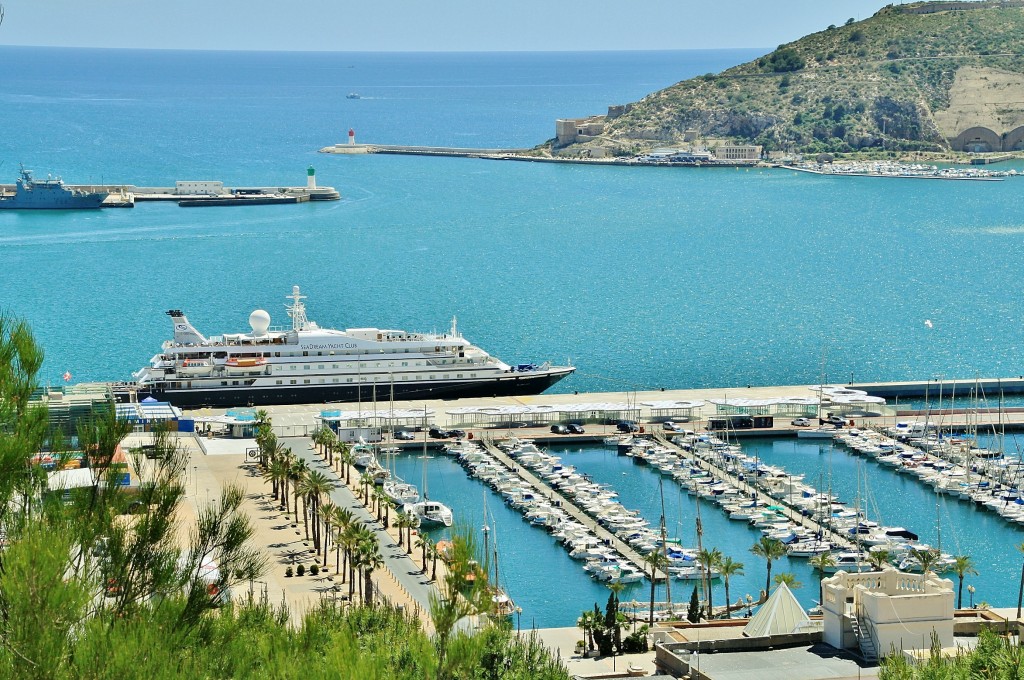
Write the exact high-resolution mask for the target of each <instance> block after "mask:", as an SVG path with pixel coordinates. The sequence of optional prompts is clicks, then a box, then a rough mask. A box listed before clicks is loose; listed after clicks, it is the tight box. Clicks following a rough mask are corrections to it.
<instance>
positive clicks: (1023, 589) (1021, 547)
mask: <svg viewBox="0 0 1024 680" xmlns="http://www.w3.org/2000/svg"><path fill="white" fill-rule="evenodd" d="M1017 551H1018V552H1022V553H1024V543H1018V544H1017ZM1022 599H1024V564H1021V565H1020V590H1019V591H1018V593H1017V618H1018V619H1019V618H1020V602H1021V600H1022Z"/></svg>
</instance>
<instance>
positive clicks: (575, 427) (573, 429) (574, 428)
mask: <svg viewBox="0 0 1024 680" xmlns="http://www.w3.org/2000/svg"><path fill="white" fill-rule="evenodd" d="M565 428H566V429H567V430H569V434H585V433H586V431H585V430H584V429H583V426H582V425H580V424H579V423H569V424H568V425H566V426H565Z"/></svg>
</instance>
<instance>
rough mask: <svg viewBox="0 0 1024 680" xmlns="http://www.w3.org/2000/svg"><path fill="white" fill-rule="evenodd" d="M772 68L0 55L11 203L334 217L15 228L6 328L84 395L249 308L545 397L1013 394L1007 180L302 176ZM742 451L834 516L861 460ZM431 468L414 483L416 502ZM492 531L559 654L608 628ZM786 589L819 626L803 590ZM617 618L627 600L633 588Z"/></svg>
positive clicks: (604, 476) (615, 479)
mask: <svg viewBox="0 0 1024 680" xmlns="http://www.w3.org/2000/svg"><path fill="white" fill-rule="evenodd" d="M761 52H763V50H725V51H710V52H685V51H681V52H642V53H587V54H574V53H544V54H320V53H317V54H313V53H310V54H304V53H284V54H278V53H232V52H159V51H132V50H68V49H63V50H62V49H42V48H39V49H36V48H11V47H0V63H3V65H4V78H3V79H0V126H2V129H3V130H4V134H3V135H2V136H0V181H3V182H13V180H14V178H15V176H16V173H17V168H18V164H19V163H24V164H25V166H26V167H29V168H32V169H34V170H36V171H37V172H38V173H41V174H44V175H45V174H46V173H53V174H60V175H63V176H64V178H65V179H66V180H67V181H69V182H71V183H89V182H123V183H132V184H139V185H146V184H150V185H170V184H172V183H173V182H174V181H175V180H183V179H189V180H223V181H224V182H225V183H227V184H229V185H231V184H235V185H260V184H274V185H277V184H303V183H304V181H305V169H306V167H307V166H308V165H314V166H315V167H316V170H317V177H318V180H319V182H320V183H321V184H325V185H331V186H334V187H336V188H337V189H339V190H340V191H341V193H342V194H343V196H344V199H343V200H342V201H340V202H334V203H322V204H305V205H298V206H267V207H252V208H232V209H227V208H225V209H207V210H202V209H195V210H183V209H181V208H178V207H177V206H174V205H158V204H149V205H147V204H142V205H140V206H139V207H137V208H135V209H134V210H108V211H102V212H97V213H46V214H19V213H13V212H0V309H3V310H4V311H6V312H8V313H12V314H16V315H18V316H20V317H23V318H26V319H28V320H29V321H30V322H31V324H32V326H33V328H34V330H35V332H36V334H37V336H38V338H39V339H40V340H41V341H42V343H43V344H44V346H45V348H46V362H45V365H44V376H43V377H44V379H45V380H48V381H52V382H60V376H61V374H63V373H64V371H70V372H71V373H72V374H73V376H74V380H75V381H76V382H77V381H82V380H113V379H124V378H127V377H128V376H129V375H130V373H131V372H132V371H134V370H135V369H137V368H138V367H140V366H141V365H143V364H144V363H145V362H147V361H148V359H149V358H150V357H151V356H152V355H153V354H154V353H155V352H156V351H157V349H158V348H159V345H160V343H161V342H162V341H163V340H164V339H166V338H167V337H168V334H169V331H170V326H169V323H168V321H167V320H166V318H165V317H164V315H163V312H164V311H165V310H167V309H171V308H181V309H183V310H185V312H186V313H187V314H188V315H189V317H190V319H191V320H192V321H193V322H194V323H195V324H196V326H197V327H198V328H199V329H200V330H203V331H206V332H209V333H214V334H216V333H220V332H224V331H237V330H244V329H246V328H247V326H246V320H247V317H248V314H249V312H250V311H251V310H252V309H254V308H257V307H262V308H265V309H267V310H268V311H270V313H271V315H272V316H273V317H274V319H275V321H276V322H283V321H284V319H285V316H284V308H283V303H284V301H285V300H284V297H283V296H284V295H285V294H286V293H287V292H289V291H290V289H291V286H292V285H294V284H298V285H300V286H302V288H303V291H304V292H305V293H307V294H308V295H309V296H310V298H309V300H308V301H307V302H308V308H309V312H310V317H311V318H312V319H314V320H316V321H317V322H319V323H320V324H321V325H325V326H338V327H345V326H348V327H361V326H382V327H390V328H406V329H409V330H430V329H434V328H438V329H439V328H445V327H447V326H448V323H449V320H450V318H451V317H452V316H453V315H457V316H458V318H459V324H460V328H461V329H462V330H463V331H464V332H465V334H466V336H467V337H468V338H469V339H471V340H472V341H474V342H475V343H477V344H479V345H481V346H482V347H484V348H485V349H487V350H488V351H490V352H492V353H494V354H496V355H497V356H499V357H501V358H503V359H505V360H506V361H510V362H520V361H535V360H545V359H550V360H553V361H564V360H565V359H566V358H570V359H571V360H572V362H573V363H574V364H576V365H577V366H578V368H579V370H578V372H577V373H576V374H575V375H574V376H573V377H571V378H570V379H567V380H565V381H563V382H562V383H560V384H559V385H558V386H557V387H556V389H558V390H560V391H573V390H579V391H597V390H623V389H643V388H654V387H659V386H665V387H677V388H685V387H698V386H701V387H706V386H721V387H730V386H738V385H746V384H801V383H815V382H817V381H819V380H820V379H821V377H822V371H823V366H824V371H825V373H826V376H825V377H826V379H827V380H831V381H847V380H850V379H855V380H861V379H863V380H897V379H920V378H926V377H936V376H943V377H946V378H954V377H957V378H971V377H974V376H976V375H982V376H989V375H992V376H995V375H1019V374H1021V373H1024V362H1022V360H1021V348H1022V344H1024V338H1022V330H1021V323H1020V319H1021V316H1022V314H1021V312H1022V306H1024V302H1022V296H1021V295H1020V291H1019V285H1018V281H1019V277H1020V271H1021V267H1022V264H1024V256H1022V255H1021V253H1022V252H1024V247H1022V246H1024V217H1022V214H1024V213H1022V210H1021V208H1022V205H1024V198H1022V193H1021V187H1022V186H1024V185H1022V184H1021V182H1024V180H1017V181H1013V180H1010V181H1006V182H998V183H988V182H978V183H974V182H939V181H920V180H879V179H870V178H867V179H856V178H848V179H845V180H844V179H835V178H827V177H815V176H808V175H799V174H796V173H793V172H789V171H783V170H749V171H747V170H733V169H717V170H709V169H700V170H690V169H664V168H632V169H627V168H616V167H586V166H580V165H550V164H531V163H512V162H494V161H485V160H472V159H443V158H441V159H438V158H421V157H402V156H352V157H345V156H327V155H319V154H317V149H319V148H321V147H323V146H326V145H329V144H332V143H335V142H339V141H342V140H343V139H344V137H345V134H346V132H347V130H348V129H349V128H350V127H351V128H354V129H355V130H356V135H357V139H358V140H360V141H368V142H378V143H397V144H428V145H451V146H476V147H483V146H497V147H521V146H531V145H533V144H536V143H539V142H542V141H544V140H546V139H548V138H550V137H552V136H553V134H554V121H555V119H556V118H558V117H567V116H572V117H574V116H584V115H590V114H595V113H602V112H604V111H605V109H606V107H607V106H608V105H609V104H620V103H625V102H629V101H634V100H637V99H639V98H640V97H642V96H644V95H645V94H647V93H649V92H651V91H654V90H657V89H659V88H661V87H664V86H667V85H669V84H671V83H673V82H676V81H678V80H681V79H683V78H686V77H690V76H693V75H697V74H701V73H706V72H709V71H716V70H720V69H722V68H725V67H728V66H730V65H733V64H736V63H739V62H742V61H746V60H748V59H750V58H752V57H754V56H756V55H758V54H759V53H761ZM349 92H358V93H359V94H360V95H361V97H362V98H361V99H358V100H350V99H346V97H345V95H346V94H347V93H349ZM925 320H930V321H931V322H932V327H929V326H927V325H926V324H925V323H924V321H925ZM745 446H757V447H758V448H759V450H760V451H761V453H762V455H763V456H764V457H765V458H766V459H767V460H770V461H771V462H779V463H782V464H785V465H786V466H788V467H790V468H791V469H793V471H794V472H797V471H804V472H807V474H808V478H809V479H810V478H812V477H814V476H817V475H819V474H821V475H825V474H827V472H826V470H827V469H830V470H831V474H832V478H833V479H834V480H835V482H834V485H835V487H836V488H837V489H839V488H840V486H841V485H842V484H846V485H847V486H848V485H849V484H850V483H851V481H850V480H855V479H856V474H855V467H856V464H855V462H854V459H852V458H850V456H848V455H847V454H843V453H833V454H831V455H828V454H823V453H821V452H820V451H819V449H818V447H817V445H813V448H808V447H807V446H805V445H804V444H801V443H800V442H793V441H788V442H768V441H766V442H761V443H752V444H745ZM565 455H566V457H567V458H568V459H569V460H570V461H571V462H572V464H574V465H577V466H578V467H580V468H581V469H583V470H584V471H586V472H588V473H589V474H591V475H593V476H594V477H595V478H597V479H601V480H603V481H609V482H612V483H613V484H614V485H615V487H616V488H617V489H618V490H619V492H620V494H621V495H622V497H623V500H624V501H625V502H626V504H627V506H631V507H636V508H639V509H642V510H643V511H644V512H645V513H646V514H647V515H648V517H649V519H651V520H652V521H657V519H658V515H659V514H660V507H655V506H654V505H653V504H652V503H653V501H652V500H651V499H652V498H655V493H654V492H655V490H656V489H657V484H658V478H657V477H656V476H654V475H653V474H652V473H650V471H648V470H647V469H646V468H634V467H633V466H632V464H631V463H629V461H628V460H627V459H624V458H621V459H620V458H617V457H616V456H615V454H614V453H613V452H610V451H604V450H601V449H582V450H569V451H566V452H565ZM829 461H830V462H829ZM417 463H418V461H415V460H414V459H412V458H410V459H408V462H407V464H408V465H410V466H411V467H410V468H409V469H408V470H403V471H402V473H403V476H406V477H407V478H410V479H412V480H414V481H415V480H418V479H419V472H418V469H419V468H418V467H417ZM445 465H449V466H451V465H452V464H451V463H450V462H449V461H446V460H444V459H441V460H439V461H438V464H437V465H436V466H432V467H431V468H430V474H431V475H432V477H431V484H430V486H431V490H432V495H434V496H436V497H438V498H442V499H443V500H445V501H446V502H449V503H450V504H452V505H453V506H455V508H456V510H457V512H458V513H459V516H460V517H462V518H465V519H466V521H467V522H468V523H470V524H472V525H473V526H476V525H478V524H479V523H480V520H479V519H476V518H478V517H481V518H482V506H483V497H484V493H485V491H486V490H485V487H483V486H481V485H479V484H477V483H476V482H473V481H471V480H468V479H466V478H465V475H464V473H463V472H462V471H461V469H458V468H457V467H455V469H454V470H446V468H445ZM867 467H868V471H867V474H868V475H869V476H870V477H872V479H873V480H874V482H873V486H874V487H875V489H874V494H875V497H876V498H877V499H878V503H879V505H880V506H885V507H888V510H884V509H883V510H881V514H882V515H883V520H885V521H887V522H889V523H900V524H905V525H907V526H908V527H909V528H912V529H913V530H915V531H918V532H919V533H921V534H922V536H923V537H925V538H928V540H932V537H931V536H930V534H929V532H930V531H934V529H935V527H936V518H937V517H938V518H939V519H940V520H941V521H940V522H939V525H940V526H942V527H943V547H944V548H945V549H947V550H948V551H951V552H956V551H958V550H957V549H956V544H955V543H954V541H956V540H960V541H962V542H963V543H962V545H964V548H963V551H965V552H967V551H969V552H970V553H971V554H972V555H974V557H975V559H976V561H977V562H979V563H980V564H984V565H985V566H984V568H983V569H982V576H981V577H977V579H975V584H976V585H977V587H978V599H985V600H988V601H991V602H996V603H999V604H1004V605H1005V604H1011V603H1012V601H1013V599H1014V597H1015V594H1016V591H1015V588H1016V585H1015V580H1014V576H1013V572H1015V570H1016V569H1017V565H1018V564H1019V561H1018V560H1019V556H1018V555H1017V554H1016V551H1015V550H1014V548H1013V545H1014V544H1015V543H1017V542H1020V540H1021V538H1020V533H1019V532H1018V531H1017V530H1016V529H1015V528H1012V527H1010V526H1008V525H1006V524H1005V523H1003V522H1002V521H1001V520H998V519H997V518H995V517H994V516H991V515H988V514H985V513H980V512H976V511H974V510H972V509H971V508H969V507H968V506H966V505H964V504H960V503H958V502H955V501H949V500H944V499H940V503H939V512H938V513H936V507H935V505H936V504H935V499H934V496H932V495H930V494H928V493H927V491H926V490H925V489H924V487H920V486H919V485H917V484H916V482H913V481H911V480H904V479H902V478H897V477H894V476H893V475H891V474H889V475H886V474H883V472H884V471H880V470H877V469H876V468H873V464H868V465H867ZM819 470H821V472H819ZM435 475H436V476H437V479H436V480H435V479H434V476H435ZM671 484H672V483H666V487H665V499H666V516H667V517H668V521H669V522H670V523H672V522H674V523H675V530H677V531H678V533H679V535H680V536H681V537H683V538H686V537H687V536H689V537H691V538H692V527H693V506H692V501H691V500H690V499H689V497H687V496H685V495H682V494H679V493H678V490H677V489H675V488H674V487H671ZM915 489H916V490H915ZM841 492H842V495H843V496H844V499H846V500H849V499H850V495H851V493H852V492H850V491H849V490H848V489H847V490H841ZM486 493H490V492H489V491H486ZM886 504H888V505H887V506H886ZM488 507H489V508H490V509H491V510H492V511H493V512H495V514H496V520H495V521H496V522H497V527H498V529H497V533H498V536H499V541H500V545H501V564H502V570H503V572H504V574H506V575H507V578H508V585H509V588H510V590H511V592H512V594H513V596H514V597H515V598H516V599H517V601H519V602H520V603H521V606H523V608H524V615H523V617H524V618H523V623H524V625H525V624H527V622H528V621H529V622H530V623H534V622H535V623H536V624H537V625H544V626H548V625H571V624H572V622H573V621H575V618H576V616H577V615H578V613H579V611H580V610H581V609H583V608H585V607H587V606H592V605H593V602H594V601H595V600H597V601H600V602H602V603H603V602H604V601H605V599H606V598H607V593H606V592H605V590H606V589H605V588H603V587H602V586H599V585H596V584H594V583H592V582H591V581H590V580H589V579H588V578H586V577H585V576H584V575H583V572H582V570H581V569H580V567H579V565H577V564H575V563H572V562H571V560H569V558H568V557H566V556H565V553H564V552H563V551H562V548H561V547H560V546H558V545H557V544H555V543H554V541H553V540H552V539H550V537H548V536H547V535H546V534H544V533H543V532H541V531H539V530H535V529H532V528H530V527H529V526H527V525H526V524H524V523H523V522H521V521H520V520H519V519H518V517H517V515H515V514H514V513H513V512H512V511H510V510H508V509H507V508H505V506H503V505H502V504H501V503H500V502H499V501H498V499H497V497H493V496H492V498H491V499H490V500H489V502H488ZM476 513H480V514H476ZM886 513H888V516H886ZM704 517H705V520H704V521H705V527H707V532H708V533H707V534H706V536H705V539H706V541H707V542H708V543H711V544H712V545H717V547H720V548H721V549H722V550H723V551H724V552H725V553H726V554H728V555H731V556H733V557H734V559H738V560H740V561H743V562H745V563H746V564H747V569H746V575H745V576H743V577H741V578H739V579H737V580H736V581H734V583H733V586H732V593H733V597H734V598H735V596H736V595H738V594H746V593H748V592H750V593H751V594H754V593H755V592H756V588H757V587H758V584H762V585H763V564H761V563H759V562H758V560H756V558H754V557H753V556H752V555H750V554H749V553H748V552H747V549H748V548H749V546H750V545H751V544H752V543H753V542H754V540H755V538H756V534H754V533H753V532H752V531H750V530H749V529H747V528H746V527H745V526H743V525H739V524H737V523H735V522H729V521H728V520H726V519H725V518H724V516H722V515H721V514H720V513H719V512H718V511H717V510H714V509H710V508H709V509H707V511H706V512H705V513H704ZM716 518H717V519H716ZM688 532H689V533H688ZM968 536H969V537H970V540H971V543H970V544H969V545H968V544H967V543H966V542H965V541H966V539H965V537H968ZM958 537H959V538H958ZM539 564H543V565H544V567H543V568H539V567H538V566H537V565H539ZM789 568H790V567H789V566H780V567H776V571H780V570H785V569H789ZM792 569H793V570H794V571H796V573H797V574H798V577H799V578H800V580H801V581H803V582H804V587H803V588H802V589H800V590H799V592H798V595H799V597H800V598H801V600H802V601H803V602H804V603H805V604H807V605H810V604H811V600H813V599H814V598H815V597H816V590H817V589H816V588H815V587H813V582H812V577H811V575H810V572H809V570H807V568H806V566H805V565H804V564H803V563H800V564H796V565H793V566H792ZM685 590H686V589H685V588H684V587H682V586H677V589H674V591H673V597H674V598H681V597H685V596H688V594H689V593H688V591H686V592H683V591H685ZM630 595H631V597H632V596H635V597H636V598H637V599H640V600H642V599H643V598H644V597H645V595H644V588H643V587H638V588H636V590H635V592H631V593H630ZM716 597H717V598H718V599H719V600H721V597H722V595H721V593H719V594H717V595H716ZM624 599H625V598H624Z"/></svg>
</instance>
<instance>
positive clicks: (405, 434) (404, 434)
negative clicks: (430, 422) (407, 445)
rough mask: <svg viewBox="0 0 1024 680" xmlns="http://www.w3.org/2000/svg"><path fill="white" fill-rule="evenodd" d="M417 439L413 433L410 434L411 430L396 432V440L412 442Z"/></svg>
mask: <svg viewBox="0 0 1024 680" xmlns="http://www.w3.org/2000/svg"><path fill="white" fill-rule="evenodd" d="M415 438H416V435H414V434H413V433H412V432H409V430H397V431H396V432H395V439H401V440H403V441H412V440H413V439H415Z"/></svg>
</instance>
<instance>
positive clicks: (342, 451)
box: [338, 442, 356, 486]
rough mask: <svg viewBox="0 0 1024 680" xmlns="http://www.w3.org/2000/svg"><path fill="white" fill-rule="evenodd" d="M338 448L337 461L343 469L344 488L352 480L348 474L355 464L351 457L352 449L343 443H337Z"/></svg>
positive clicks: (353, 457)
mask: <svg viewBox="0 0 1024 680" xmlns="http://www.w3.org/2000/svg"><path fill="white" fill-rule="evenodd" d="M339 444H340V446H339V448H338V460H340V461H341V465H342V467H344V468H345V486H349V485H350V483H351V481H352V479H351V477H350V475H349V473H350V472H351V471H352V465H353V464H355V461H356V458H355V456H354V455H352V447H350V446H349V445H348V444H346V443H345V442H339Z"/></svg>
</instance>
